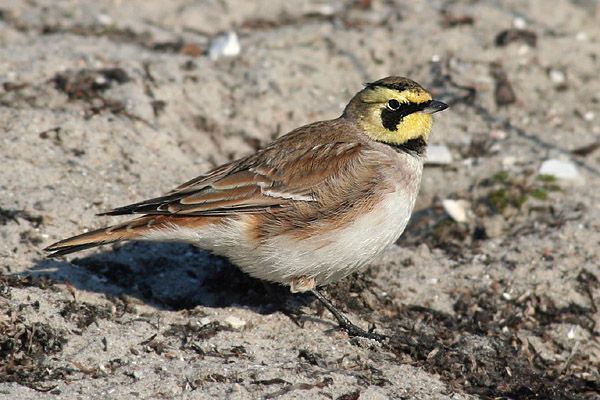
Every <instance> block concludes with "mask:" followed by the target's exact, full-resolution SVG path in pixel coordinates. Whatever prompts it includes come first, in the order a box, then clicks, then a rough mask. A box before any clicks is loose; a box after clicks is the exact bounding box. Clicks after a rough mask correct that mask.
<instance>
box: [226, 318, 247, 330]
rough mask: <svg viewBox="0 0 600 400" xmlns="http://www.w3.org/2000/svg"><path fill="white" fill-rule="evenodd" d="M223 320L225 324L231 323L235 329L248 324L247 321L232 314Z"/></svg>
mask: <svg viewBox="0 0 600 400" xmlns="http://www.w3.org/2000/svg"><path fill="white" fill-rule="evenodd" d="M223 322H225V324H227V325H229V326H230V327H231V328H233V329H235V330H240V329H242V328H243V327H244V326H246V321H244V320H243V319H241V318H238V317H236V316H233V315H230V316H229V317H227V318H225V320H224V321H223Z"/></svg>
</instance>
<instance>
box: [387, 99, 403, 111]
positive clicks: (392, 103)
mask: <svg viewBox="0 0 600 400" xmlns="http://www.w3.org/2000/svg"><path fill="white" fill-rule="evenodd" d="M387 108H388V109H390V110H392V111H396V110H397V109H399V108H400V102H399V101H398V100H396V99H391V100H390V101H388V103H387Z"/></svg>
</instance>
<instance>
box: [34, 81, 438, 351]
mask: <svg viewBox="0 0 600 400" xmlns="http://www.w3.org/2000/svg"><path fill="white" fill-rule="evenodd" d="M447 107H448V105H447V104H445V103H443V102H441V101H439V100H434V99H433V98H432V96H431V94H430V93H429V92H428V91H427V90H425V89H424V88H423V87H422V86H421V85H419V84H418V83H416V82H415V81H413V80H411V79H408V78H405V77H400V76H389V77H386V78H383V79H380V80H377V81H375V82H371V83H366V84H365V85H364V88H363V89H362V90H360V91H359V92H358V93H356V95H355V96H354V97H353V98H352V99H351V100H350V102H349V103H348V104H347V106H346V107H345V109H344V110H343V113H342V115H341V116H340V117H338V118H336V119H332V120H326V121H320V122H314V123H310V124H308V125H304V126H302V127H299V128H297V129H294V130H292V131H291V132H289V133H287V134H285V135H283V136H281V137H279V138H278V139H276V140H275V141H273V142H272V143H270V144H269V145H267V146H265V147H263V148H262V149H259V150H257V151H256V152H255V153H254V154H250V155H248V156H245V157H242V158H240V159H237V160H234V161H231V162H228V163H226V164H224V165H221V166H219V167H217V168H214V169H212V170H210V171H208V172H207V173H205V174H203V175H200V176H198V177H197V178H194V179H192V180H189V181H187V182H185V183H183V184H182V185H180V186H178V187H176V188H175V189H173V190H171V191H169V192H167V193H166V194H164V195H162V196H160V197H155V198H151V199H148V200H144V201H141V202H138V203H134V204H130V205H127V206H124V207H118V208H115V209H112V210H110V211H106V212H103V213H101V214H98V215H104V216H116V215H131V216H133V217H132V218H133V219H131V220H128V221H126V222H123V223H119V224H116V225H112V226H109V227H106V228H102V229H97V230H93V231H90V232H87V233H83V234H80V235H77V236H74V237H71V238H68V239H64V240H61V241H59V242H56V243H54V244H52V245H50V246H48V247H47V248H46V249H45V250H46V251H48V252H50V254H49V256H51V257H56V256H62V255H66V254H69V253H74V252H77V251H80V250H84V249H89V248H92V247H95V246H99V245H103V244H107V243H114V242H119V241H125V240H150V241H177V242H186V243H191V244H193V245H196V246H198V247H200V248H202V249H205V250H208V251H211V252H213V253H214V254H216V255H219V256H224V257H226V258H228V259H229V260H230V261H231V262H232V263H233V264H235V265H237V266H238V267H239V268H240V269H241V270H242V271H244V272H245V273H247V274H249V275H250V276H252V277H255V278H258V279H261V280H264V281H269V282H275V283H279V284H282V285H286V286H289V288H290V290H291V292H294V293H297V292H311V293H312V294H313V295H314V296H315V297H316V298H317V299H318V300H319V301H321V302H322V303H323V304H324V306H325V307H326V308H327V309H328V310H329V311H330V312H331V313H332V314H333V315H334V317H335V318H336V319H337V321H338V325H339V327H340V328H343V329H345V330H346V331H347V332H348V333H349V334H350V335H352V336H364V337H370V338H376V339H379V338H381V335H375V334H374V333H373V332H372V330H370V331H365V330H363V329H362V328H360V327H358V326H357V325H354V324H353V323H352V322H351V321H350V320H349V319H348V318H347V317H346V316H345V315H343V314H342V313H341V312H339V311H338V310H337V309H336V308H335V307H334V306H333V304H332V303H331V301H329V300H328V299H327V298H326V297H325V296H324V295H323V294H322V293H321V292H320V291H319V290H318V288H320V287H323V286H325V285H327V284H329V283H331V282H335V281H338V280H340V279H342V278H344V277H345V276H347V275H350V274H352V273H353V272H356V271H358V270H360V269H362V268H363V267H365V266H366V265H367V264H368V263H369V261H371V260H372V259H373V258H374V257H375V256H377V255H378V254H380V253H381V252H383V250H384V249H385V248H386V247H388V245H390V244H392V243H394V242H395V241H396V240H397V239H398V238H399V237H400V235H401V234H402V233H403V232H404V229H405V228H406V226H407V224H408V221H409V219H410V216H411V213H412V211H413V208H414V206H415V202H416V199H417V195H418V193H419V189H420V184H421V176H422V173H423V160H424V157H425V152H426V148H427V144H428V141H429V135H430V133H431V129H432V119H433V118H432V114H434V113H436V112H438V111H442V110H444V109H446V108H447Z"/></svg>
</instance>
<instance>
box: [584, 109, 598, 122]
mask: <svg viewBox="0 0 600 400" xmlns="http://www.w3.org/2000/svg"><path fill="white" fill-rule="evenodd" d="M594 118H596V114H595V113H594V112H593V111H588V112H586V113H585V114H583V119H585V120H586V121H588V122H590V121H593V120H594Z"/></svg>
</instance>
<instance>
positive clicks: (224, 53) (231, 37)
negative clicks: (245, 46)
mask: <svg viewBox="0 0 600 400" xmlns="http://www.w3.org/2000/svg"><path fill="white" fill-rule="evenodd" d="M241 50H242V47H241V45H240V41H239V39H238V36H237V34H236V33H235V32H229V33H226V34H224V35H220V36H217V37H216V38H215V39H214V40H213V41H212V43H211V44H210V49H209V50H208V56H209V57H210V59H211V60H213V61H214V60H217V59H219V58H221V57H235V56H237V55H238V54H240V51H241Z"/></svg>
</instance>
